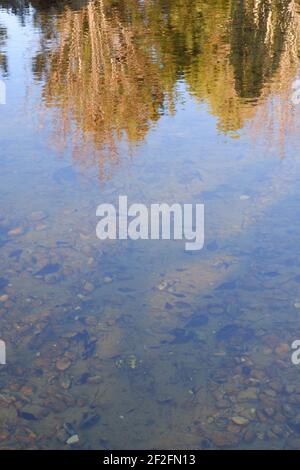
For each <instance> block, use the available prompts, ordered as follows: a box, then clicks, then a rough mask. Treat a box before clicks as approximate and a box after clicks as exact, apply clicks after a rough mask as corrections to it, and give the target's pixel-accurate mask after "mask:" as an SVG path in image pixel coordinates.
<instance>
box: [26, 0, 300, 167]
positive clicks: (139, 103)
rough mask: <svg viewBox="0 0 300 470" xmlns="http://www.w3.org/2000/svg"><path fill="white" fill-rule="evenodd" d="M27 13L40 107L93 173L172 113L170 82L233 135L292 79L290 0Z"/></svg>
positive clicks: (156, 2)
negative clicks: (54, 114) (35, 36)
mask: <svg viewBox="0 0 300 470" xmlns="http://www.w3.org/2000/svg"><path fill="white" fill-rule="evenodd" d="M32 4H33V5H34V6H35V7H36V11H37V13H36V15H35V16H36V22H37V24H38V25H39V27H40V28H41V31H42V41H41V50H40V52H39V54H37V55H36V57H35V59H34V62H33V67H34V68H33V70H34V74H35V77H36V79H40V80H42V81H44V82H45V85H44V91H43V94H44V95H43V97H44V101H45V103H46V104H47V106H49V107H54V106H55V108H56V109H57V110H58V114H59V115H60V118H61V121H60V122H59V125H58V127H59V128H61V129H63V130H64V135H65V136H67V135H69V131H70V130H72V131H74V128H75V130H76V132H75V134H74V135H75V137H74V139H75V141H74V148H75V149H78V150H79V149H80V152H82V148H83V144H86V146H87V147H88V145H89V144H90V145H91V148H93V149H94V150H96V153H97V152H99V151H100V153H102V157H101V158H102V163H103V165H104V161H105V158H104V155H105V151H107V155H109V158H110V160H112V159H115V161H117V159H118V155H117V144H118V141H119V140H120V139H121V138H122V137H124V136H126V137H127V140H128V141H129V142H130V143H134V142H138V141H141V140H142V139H143V138H144V137H145V135H146V134H147V132H148V130H149V128H150V127H151V124H152V123H155V122H156V121H157V120H158V119H159V117H160V115H161V114H162V113H164V112H168V110H173V109H174V96H175V95H176V93H175V92H176V85H177V83H178V80H183V79H184V81H185V83H186V85H187V87H188V90H189V92H190V93H191V94H192V95H193V96H194V97H195V98H197V99H199V100H201V101H205V102H207V103H208V104H209V106H210V110H211V112H212V113H213V114H214V115H215V116H217V117H218V127H219V129H220V130H221V131H222V132H235V131H238V130H239V129H241V128H243V127H244V125H245V123H247V122H248V121H251V122H252V121H255V119H254V116H255V113H256V109H259V108H260V107H261V106H262V107H264V103H265V102H266V101H267V97H268V96H270V95H273V96H274V95H278V96H282V94H284V96H285V98H286V93H287V90H290V86H291V81H292V80H293V78H294V77H295V74H296V72H297V66H298V51H299V37H298V35H297V30H298V22H299V9H298V4H297V2H296V1H295V0H277V1H271V0H245V1H236V0H228V1H224V0H212V1H210V2H206V1H204V0H193V1H191V0H180V1H179V0H146V1H143V2H142V1H139V0H126V1H125V0H118V1H112V0H90V1H89V2H81V5H82V6H81V7H80V8H79V9H77V10H76V3H75V2H71V3H70V5H71V6H72V7H74V6H75V9H73V8H70V7H69V6H68V7H66V8H64V9H63V12H62V13H61V14H59V15H57V16H56V15H54V16H53V15H52V17H50V18H49V15H47V14H45V15H43V9H44V8H45V2H32ZM51 5H52V6H51ZM53 5H54V7H55V5H56V2H53V3H52V2H51V3H50V6H51V8H54V7H53ZM50 6H49V8H50ZM49 44H50V45H49ZM58 135H59V133H57V134H56V136H58Z"/></svg>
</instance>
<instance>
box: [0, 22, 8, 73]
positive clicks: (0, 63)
mask: <svg viewBox="0 0 300 470" xmlns="http://www.w3.org/2000/svg"><path fill="white" fill-rule="evenodd" d="M6 39H7V31H6V29H5V28H3V27H2V26H1V25H0V72H1V74H2V76H3V77H6V76H7V75H8V64H7V56H6V54H5V52H2V49H3V47H4V46H5V43H6Z"/></svg>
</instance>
